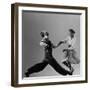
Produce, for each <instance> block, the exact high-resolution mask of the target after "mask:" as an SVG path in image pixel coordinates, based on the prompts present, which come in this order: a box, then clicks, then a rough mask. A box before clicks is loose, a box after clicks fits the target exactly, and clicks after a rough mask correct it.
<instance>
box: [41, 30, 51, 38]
mask: <svg viewBox="0 0 90 90" xmlns="http://www.w3.org/2000/svg"><path fill="white" fill-rule="evenodd" d="M40 35H41V37H44V36H45V35H47V36H49V33H48V32H47V31H42V32H40Z"/></svg>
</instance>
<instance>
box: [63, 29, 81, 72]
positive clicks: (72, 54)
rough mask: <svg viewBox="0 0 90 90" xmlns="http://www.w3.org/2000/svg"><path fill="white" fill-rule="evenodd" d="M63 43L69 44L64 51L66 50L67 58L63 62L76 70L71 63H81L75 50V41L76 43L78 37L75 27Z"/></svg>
mask: <svg viewBox="0 0 90 90" xmlns="http://www.w3.org/2000/svg"><path fill="white" fill-rule="evenodd" d="M61 43H62V44H67V46H68V48H67V49H64V50H63V52H65V59H64V60H63V64H65V65H66V66H68V67H69V68H70V70H74V69H73V67H72V65H71V64H79V62H80V60H79V59H78V58H77V57H76V51H75V47H74V45H75V43H76V37H75V31H74V30H73V29H69V36H68V37H67V38H66V40H64V41H61Z"/></svg>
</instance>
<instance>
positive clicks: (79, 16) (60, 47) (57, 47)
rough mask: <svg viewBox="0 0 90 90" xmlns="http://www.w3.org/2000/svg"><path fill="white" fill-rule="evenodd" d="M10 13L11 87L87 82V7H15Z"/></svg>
mask: <svg viewBox="0 0 90 90" xmlns="http://www.w3.org/2000/svg"><path fill="white" fill-rule="evenodd" d="M12 10H14V11H13V13H14V14H12V19H13V17H14V19H13V20H12V22H13V24H14V25H13V26H12V30H14V33H13V31H12V34H13V35H14V40H15V41H14V42H13V44H12V47H15V48H14V50H12V52H15V53H13V54H12V59H14V61H15V62H14V61H12V66H13V65H14V68H13V70H12V71H14V74H13V75H12V82H13V80H14V81H16V82H13V85H14V86H15V85H16V86H17V85H21V86H25V85H40V84H41V85H44V84H45V85H48V84H51V85H52V84H54V83H56V84H60V83H61V84H62V83H74V82H75V83H76V82H77V83H78V82H85V81H87V80H86V78H87V77H86V76H87V66H86V65H87V37H86V34H87V20H86V19H87V18H86V16H87V13H86V12H87V8H86V7H74V6H72V7H70V6H55V5H37V4H36V5H35V4H34V5H33V4H30V5H29V4H18V3H16V4H13V5H12ZM14 15H15V16H14ZM15 17H16V19H15ZM13 35H12V37H13ZM12 41H13V40H12ZM13 55H14V56H13ZM15 72H16V73H15ZM12 73H13V72H12Z"/></svg>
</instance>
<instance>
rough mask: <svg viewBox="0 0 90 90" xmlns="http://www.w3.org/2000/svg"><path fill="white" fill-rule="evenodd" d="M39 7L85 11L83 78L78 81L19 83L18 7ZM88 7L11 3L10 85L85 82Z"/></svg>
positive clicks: (86, 79) (86, 74)
mask: <svg viewBox="0 0 90 90" xmlns="http://www.w3.org/2000/svg"><path fill="white" fill-rule="evenodd" d="M19 6H23V7H41V8H56V9H57V8H58V9H60V8H63V9H76V10H84V11H85V61H86V62H85V64H86V65H85V80H80V81H65V82H47V83H34V84H29V83H28V84H19V83H18V80H19V76H18V68H19V66H18V49H19V47H18V38H19V37H18V7H19ZM87 15H88V8H87V7H81V6H62V5H45V4H32V3H30V4H29V3H15V4H12V5H11V85H12V86H14V87H21V86H41V85H56V84H72V83H87V82H88V71H87V69H88V68H87V67H88V65H87V63H88V61H87V56H88V51H87V49H88V38H87V37H88V36H87V35H88V30H87V29H88V28H87V27H88V26H87V24H88V23H87V22H88V21H87V20H88V16H87Z"/></svg>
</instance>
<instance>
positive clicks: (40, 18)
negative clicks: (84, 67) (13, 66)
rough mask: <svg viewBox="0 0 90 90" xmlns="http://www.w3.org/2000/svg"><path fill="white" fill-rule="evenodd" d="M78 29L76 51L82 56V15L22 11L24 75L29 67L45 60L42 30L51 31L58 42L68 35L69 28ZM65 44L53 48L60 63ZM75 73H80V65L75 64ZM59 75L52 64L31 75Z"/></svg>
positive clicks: (52, 38) (51, 35)
mask: <svg viewBox="0 0 90 90" xmlns="http://www.w3.org/2000/svg"><path fill="white" fill-rule="evenodd" d="M70 28H72V29H74V30H75V31H76V38H77V41H76V45H75V47H76V51H77V56H78V57H79V56H80V15H76V14H64V13H59V14H55V13H43V12H31V11H23V12H22V76H23V77H24V73H25V71H26V70H27V68H29V67H31V66H33V65H35V64H36V63H39V62H41V61H42V60H43V57H44V50H43V48H42V47H41V46H40V45H39V43H40V40H41V39H42V38H41V36H40V32H41V31H43V30H46V31H48V32H49V33H50V40H51V41H52V42H53V43H54V44H57V43H58V42H59V41H61V40H64V39H65V38H66V37H67V35H68V29H70ZM65 47H66V46H65V45H62V46H60V47H58V48H57V49H54V50H53V56H54V57H55V58H56V60H57V62H58V63H59V64H60V62H61V61H62V59H63V57H64V54H63V52H62V49H63V48H65ZM74 68H75V71H74V75H78V74H80V65H74ZM56 75H59V74H58V73H57V72H56V71H55V70H54V69H53V68H52V67H51V66H50V65H48V66H47V67H46V68H45V69H44V70H43V71H41V72H38V73H34V74H32V75H31V76H33V77H35V76H38V77H39V76H56Z"/></svg>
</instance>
